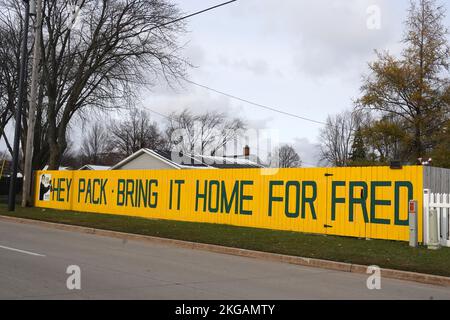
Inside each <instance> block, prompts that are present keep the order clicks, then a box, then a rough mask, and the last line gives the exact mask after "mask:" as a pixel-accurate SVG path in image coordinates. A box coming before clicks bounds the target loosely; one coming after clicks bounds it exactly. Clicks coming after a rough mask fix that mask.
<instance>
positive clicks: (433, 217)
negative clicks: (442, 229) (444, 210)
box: [428, 208, 440, 250]
mask: <svg viewBox="0 0 450 320" xmlns="http://www.w3.org/2000/svg"><path fill="white" fill-rule="evenodd" d="M438 220H439V218H438V212H437V210H436V209H434V208H433V209H431V210H430V217H429V225H430V228H429V229H430V230H429V243H428V249H432V250H436V249H439V244H440V239H439V225H438Z"/></svg>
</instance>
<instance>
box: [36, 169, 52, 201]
mask: <svg viewBox="0 0 450 320" xmlns="http://www.w3.org/2000/svg"><path fill="white" fill-rule="evenodd" d="M51 180H52V175H51V174H41V175H40V176H39V201H50V192H51V190H52V184H51Z"/></svg>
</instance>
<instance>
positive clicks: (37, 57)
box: [22, 0, 42, 207]
mask: <svg viewBox="0 0 450 320" xmlns="http://www.w3.org/2000/svg"><path fill="white" fill-rule="evenodd" d="M41 29H42V0H36V22H35V25H34V48H33V69H32V73H31V89H30V109H29V111H28V131H27V140H26V148H25V162H24V175H23V188H22V207H26V206H27V205H29V204H30V203H31V197H30V189H31V181H32V180H33V179H32V174H33V170H32V164H33V143H34V128H35V125H36V105H37V99H38V97H37V92H38V86H39V68H40V62H41V50H40V49H41V46H40V43H41Z"/></svg>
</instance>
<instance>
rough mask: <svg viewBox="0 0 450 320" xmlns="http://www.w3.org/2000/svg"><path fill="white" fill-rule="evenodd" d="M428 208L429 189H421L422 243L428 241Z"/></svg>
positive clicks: (425, 243)
mask: <svg viewBox="0 0 450 320" xmlns="http://www.w3.org/2000/svg"><path fill="white" fill-rule="evenodd" d="M429 210H430V190H429V189H424V190H423V230H422V232H423V244H424V245H427V244H428V243H429V238H428V233H429V232H428V226H429Z"/></svg>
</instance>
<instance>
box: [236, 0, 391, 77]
mask: <svg viewBox="0 0 450 320" xmlns="http://www.w3.org/2000/svg"><path fill="white" fill-rule="evenodd" d="M389 2H390V1H389ZM374 5H375V6H377V7H378V8H380V13H381V15H380V18H381V22H380V23H381V24H380V26H381V28H380V29H369V28H368V26H367V22H368V19H369V18H371V17H372V16H371V14H372V12H370V11H369V12H368V8H371V7H373V6H374ZM242 6H243V7H244V8H241V15H244V13H242V11H243V12H254V15H252V16H253V19H256V18H255V17H254V16H255V15H256V16H258V18H259V20H261V21H264V22H263V23H262V24H260V29H261V30H260V31H261V33H262V34H264V35H265V38H266V39H270V38H272V39H273V38H275V37H279V38H280V39H282V40H283V41H284V43H288V44H289V49H288V50H289V53H288V54H289V55H290V59H291V62H292V66H293V67H294V68H295V69H296V70H297V71H299V72H301V73H303V74H306V75H308V76H313V77H323V76H326V75H329V74H333V75H334V74H338V73H342V72H348V71H349V69H352V70H354V71H357V70H359V71H360V70H361V68H362V67H364V66H365V63H366V61H367V60H368V59H371V58H372V57H373V51H374V49H377V48H385V47H387V46H389V44H391V43H392V42H395V41H397V40H399V39H398V32H397V31H398V30H396V28H395V25H396V24H397V20H398V17H395V19H394V16H395V13H396V11H395V10H392V8H391V7H392V6H391V5H390V4H388V1H387V0H329V1H296V0H284V1H272V0H258V1H256V0H249V1H246V2H245V3H242ZM388 8H389V9H388ZM236 10H237V9H236ZM241 18H243V17H241Z"/></svg>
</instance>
